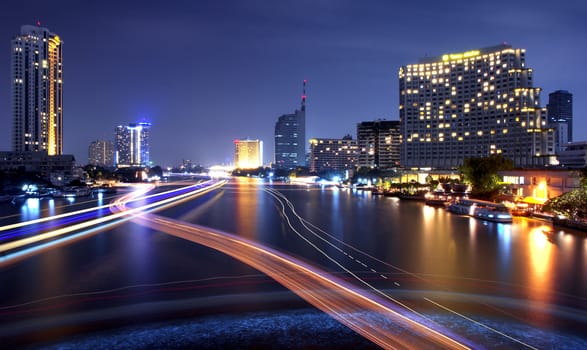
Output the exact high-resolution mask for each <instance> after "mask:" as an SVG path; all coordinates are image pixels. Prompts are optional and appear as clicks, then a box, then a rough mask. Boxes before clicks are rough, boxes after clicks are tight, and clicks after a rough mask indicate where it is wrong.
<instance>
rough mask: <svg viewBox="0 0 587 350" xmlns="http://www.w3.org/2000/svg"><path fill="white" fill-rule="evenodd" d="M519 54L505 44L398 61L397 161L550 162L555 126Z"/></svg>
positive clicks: (413, 164) (448, 164)
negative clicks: (497, 159) (475, 159)
mask: <svg viewBox="0 0 587 350" xmlns="http://www.w3.org/2000/svg"><path fill="white" fill-rule="evenodd" d="M525 61H526V53H525V50H524V49H515V48H512V46H510V45H506V44H503V45H498V46H494V47H488V48H483V49H479V50H472V51H467V52H463V53H454V54H445V55H442V56H438V57H429V58H423V59H421V60H420V61H419V62H418V63H416V64H409V65H406V66H403V67H401V68H400V70H399V85H400V86H399V91H400V96H399V109H400V129H401V165H402V166H404V167H407V168H439V169H451V168H456V167H458V166H460V165H462V164H463V161H464V159H465V158H470V157H487V156H490V155H492V154H501V155H503V156H504V157H506V158H509V159H511V160H512V161H513V162H514V165H515V166H517V167H533V166H542V165H547V164H551V163H553V162H554V161H555V157H554V133H553V129H552V128H548V126H547V120H546V109H543V108H541V107H540V88H537V87H534V85H533V79H532V69H531V68H528V67H526V62H525Z"/></svg>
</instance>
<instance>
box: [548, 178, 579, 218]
mask: <svg viewBox="0 0 587 350" xmlns="http://www.w3.org/2000/svg"><path fill="white" fill-rule="evenodd" d="M543 210H544V211H550V212H553V213H555V214H559V215H564V216H566V217H568V218H572V219H575V220H576V219H587V167H585V168H583V169H581V188H579V189H576V190H573V191H570V192H567V193H563V194H562V195H560V196H558V197H555V198H552V199H550V200H549V201H548V202H546V203H545V204H544V207H543Z"/></svg>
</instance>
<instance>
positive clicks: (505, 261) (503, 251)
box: [497, 224, 512, 278]
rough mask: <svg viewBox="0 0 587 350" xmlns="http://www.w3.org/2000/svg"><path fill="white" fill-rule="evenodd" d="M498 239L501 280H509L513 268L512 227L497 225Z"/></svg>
mask: <svg viewBox="0 0 587 350" xmlns="http://www.w3.org/2000/svg"><path fill="white" fill-rule="evenodd" d="M497 237H498V247H499V248H498V262H499V274H500V277H501V278H507V277H508V276H509V275H510V267H511V258H512V257H511V247H512V243H511V240H512V225H509V224H507V225H506V224H497Z"/></svg>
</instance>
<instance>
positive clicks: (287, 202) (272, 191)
mask: <svg viewBox="0 0 587 350" xmlns="http://www.w3.org/2000/svg"><path fill="white" fill-rule="evenodd" d="M263 190H264V191H265V192H266V193H268V194H269V195H270V196H272V197H273V198H274V199H275V200H276V201H278V202H279V203H280V205H281V208H282V210H281V213H282V214H283V216H284V218H285V220H286V222H287V224H288V226H289V227H290V229H291V230H292V231H294V232H295V233H296V235H298V236H299V237H300V238H301V239H302V240H304V241H305V242H306V243H307V244H308V245H310V246H311V247H312V248H313V249H315V250H316V251H318V252H319V253H320V254H322V255H323V256H324V257H326V258H327V259H328V260H330V261H332V262H333V263H335V264H336V265H337V266H339V267H340V268H342V269H343V270H344V271H346V272H347V273H348V274H349V275H351V276H352V277H353V278H355V279H356V280H357V281H358V282H359V283H361V284H363V285H365V286H367V287H368V288H370V289H371V290H373V291H374V292H375V293H376V294H379V295H381V296H383V297H384V298H386V299H388V300H390V301H392V302H394V303H396V304H398V305H401V306H402V307H404V308H406V309H408V310H410V311H411V312H413V313H414V314H417V315H418V316H420V317H422V318H425V319H428V320H429V321H430V322H434V321H432V320H430V319H429V318H427V317H426V316H425V315H422V314H421V313H419V312H417V311H415V310H414V309H413V308H410V307H409V306H407V305H405V304H404V303H402V302H400V301H399V300H397V299H396V298H393V297H391V296H390V295H388V294H387V293H385V292H383V291H381V290H380V289H378V288H376V287H375V286H373V285H372V284H370V283H369V282H367V281H365V280H364V279H363V278H361V277H359V276H358V275H357V274H355V273H354V272H352V271H350V270H349V269H347V268H346V267H344V266H343V265H342V264H341V263H339V262H338V260H336V259H335V258H333V257H332V256H330V255H329V254H328V253H326V252H325V251H324V250H323V249H320V248H319V247H318V246H317V245H316V244H314V243H312V242H311V241H310V240H309V239H308V238H306V237H305V236H304V235H303V234H302V233H301V232H299V231H298V230H296V229H295V228H294V227H293V225H292V223H291V220H290V217H289V216H288V213H287V212H286V210H285V208H286V205H287V207H288V208H289V210H290V212H291V213H292V215H293V216H294V217H295V219H297V220H298V221H299V222H300V224H301V225H302V226H303V227H304V228H305V229H306V231H307V232H309V233H311V234H312V235H313V236H315V237H316V238H318V239H319V240H321V241H322V242H324V243H325V244H327V245H329V246H330V247H332V248H333V249H335V250H337V251H338V252H340V253H341V254H344V255H345V256H346V257H348V258H349V259H351V260H353V261H355V262H357V263H358V264H360V265H361V266H363V267H364V268H366V269H367V268H368V266H367V265H366V264H365V263H363V262H362V261H360V260H358V259H357V258H356V257H353V256H351V255H350V254H349V253H347V252H346V251H344V250H343V249H341V248H340V247H338V246H337V245H335V244H333V243H332V242H331V241H329V240H327V239H326V238H324V237H323V236H322V235H320V234H318V233H317V232H316V231H314V229H315V230H317V231H318V232H320V233H322V234H324V235H325V236H326V237H328V238H330V239H333V240H335V241H336V242H338V243H340V244H342V245H343V246H345V247H348V248H350V249H352V250H353V251H355V252H357V253H360V254H362V255H363V256H365V257H367V258H369V259H373V260H375V261H377V262H379V263H382V264H384V265H385V266H388V267H391V268H393V269H395V270H397V271H399V272H401V273H404V274H406V275H409V276H411V277H414V278H416V279H418V280H421V281H423V282H426V283H431V282H429V281H428V280H426V279H425V278H423V277H421V276H419V275H417V274H415V273H413V272H410V271H407V270H405V269H402V268H400V267H398V266H395V265H392V264H389V263H387V262H385V261H382V260H380V259H378V258H376V257H374V256H372V255H370V254H368V253H366V252H364V251H362V250H360V249H358V248H356V247H354V246H352V245H349V244H348V243H346V242H344V241H342V240H340V239H338V238H336V237H335V236H334V235H332V234H329V233H328V232H326V231H324V230H322V229H320V228H319V227H317V226H315V225H313V224H312V223H311V222H309V221H308V220H306V219H304V218H303V217H302V216H300V215H299V214H298V213H297V211H296V209H295V206H294V205H293V203H292V202H291V201H290V200H289V199H288V198H287V197H286V196H285V195H284V194H283V193H281V192H279V191H277V190H275V189H272V188H265V189H263ZM370 271H371V272H373V273H378V272H377V271H376V270H374V269H373V268H371V269H370ZM381 277H384V278H385V279H387V277H385V276H384V275H382V274H381ZM395 285H396V286H397V287H399V286H400V285H399V284H398V283H397V282H395ZM424 300H425V301H427V302H429V303H431V304H433V305H435V306H437V307H439V308H441V309H443V310H447V311H449V312H451V313H453V314H454V315H457V316H459V317H461V318H463V319H465V320H467V321H469V322H471V323H473V324H475V325H477V326H481V327H483V328H485V329H487V330H489V331H491V332H493V333H495V334H498V335H500V336H503V337H505V338H507V339H509V340H512V341H514V342H516V343H518V344H520V345H523V346H524V347H527V348H529V349H536V348H535V347H534V346H532V345H530V344H528V343H526V342H523V341H521V340H520V339H517V338H515V337H512V336H510V335H508V334H506V333H505V332H503V331H499V330H497V329H495V328H493V327H490V326H487V325H485V324H483V323H481V322H478V321H476V320H473V319H472V318H470V317H467V316H465V315H464V314H462V313H460V312H457V311H455V310H453V309H451V308H449V307H447V306H444V305H442V304H440V303H438V302H435V301H433V300H431V299H430V298H427V297H424ZM483 304H484V303H483ZM484 305H485V306H488V305H487V304H484ZM489 307H491V308H492V309H495V308H494V307H492V306H489ZM497 311H500V312H502V313H504V314H508V313H506V312H504V311H502V310H497Z"/></svg>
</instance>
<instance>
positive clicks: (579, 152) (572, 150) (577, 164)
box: [558, 141, 587, 169]
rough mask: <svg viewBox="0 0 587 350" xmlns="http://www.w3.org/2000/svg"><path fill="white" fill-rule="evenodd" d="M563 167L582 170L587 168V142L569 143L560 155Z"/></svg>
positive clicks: (559, 160) (559, 159)
mask: <svg viewBox="0 0 587 350" xmlns="http://www.w3.org/2000/svg"><path fill="white" fill-rule="evenodd" d="M558 162H559V164H560V165H561V166H563V167H566V168H572V169H581V168H584V167H586V166H587V141H579V142H569V143H567V144H566V146H565V147H564V150H563V151H562V152H561V153H559V155H558Z"/></svg>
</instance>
